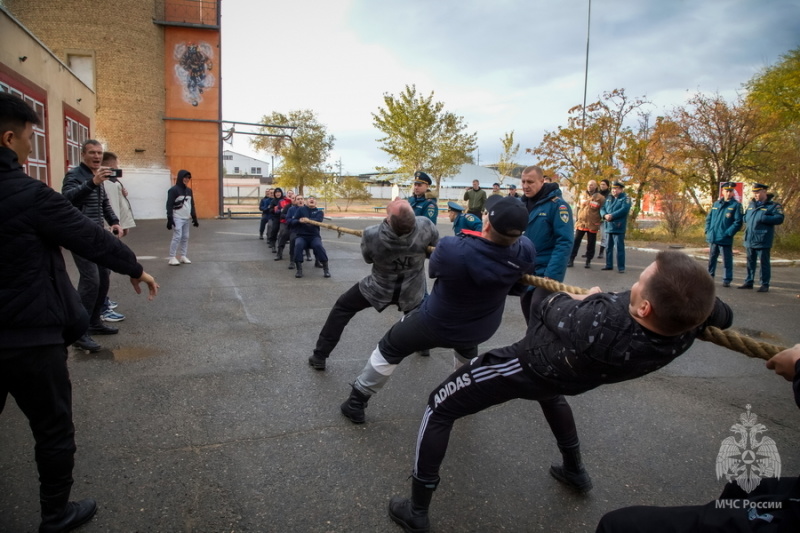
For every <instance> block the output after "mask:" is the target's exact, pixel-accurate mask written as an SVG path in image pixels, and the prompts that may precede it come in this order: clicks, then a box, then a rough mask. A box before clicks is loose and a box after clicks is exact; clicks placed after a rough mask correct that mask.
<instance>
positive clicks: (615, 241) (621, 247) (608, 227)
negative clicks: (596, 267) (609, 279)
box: [600, 181, 631, 274]
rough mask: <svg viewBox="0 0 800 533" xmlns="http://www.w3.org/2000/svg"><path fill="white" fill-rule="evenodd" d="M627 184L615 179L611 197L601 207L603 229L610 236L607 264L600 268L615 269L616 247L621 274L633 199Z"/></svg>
mask: <svg viewBox="0 0 800 533" xmlns="http://www.w3.org/2000/svg"><path fill="white" fill-rule="evenodd" d="M624 188H625V185H623V184H622V182H621V181H615V182H614V185H613V186H612V187H611V197H610V198H606V203H604V204H603V207H601V208H600V215H601V216H602V217H603V220H604V221H605V222H603V229H604V231H605V232H606V235H607V236H608V245H607V248H608V249H607V250H606V266H604V267H603V268H601V269H600V270H614V249H615V248H616V250H617V268H618V269H619V273H620V274H624V273H625V231H626V230H627V228H628V213H629V212H630V210H631V199H630V198H628V195H627V194H625V192H624V191H623V189H624Z"/></svg>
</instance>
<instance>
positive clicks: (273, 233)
mask: <svg viewBox="0 0 800 533" xmlns="http://www.w3.org/2000/svg"><path fill="white" fill-rule="evenodd" d="M280 229H281V221H280V219H277V218H275V217H273V218H272V224H271V225H270V226H269V233H268V234H267V244H268V245H270V246H275V242H276V241H277V240H278V231H279V230H280Z"/></svg>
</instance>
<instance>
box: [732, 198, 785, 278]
mask: <svg viewBox="0 0 800 533" xmlns="http://www.w3.org/2000/svg"><path fill="white" fill-rule="evenodd" d="M768 189H769V185H764V184H763V183H756V184H754V185H753V192H754V193H755V196H754V198H753V199H752V200H751V201H750V204H749V205H748V206H747V211H745V213H744V223H745V224H746V227H745V230H744V247H745V249H746V250H747V276H746V277H745V279H744V283H743V284H742V285H741V286H739V288H740V289H752V288H753V282H754V280H755V277H756V268H757V267H758V262H759V260H760V261H761V280H760V281H761V287H759V288H758V292H769V282H770V279H771V278H772V265H771V264H770V259H769V251H770V249H771V248H772V240H773V239H774V238H775V226H779V225H781V224H783V207H782V206H781V204H779V203H777V202H774V201H773V200H772V199H773V197H774V196H773V195H772V194H768V193H767V190H768Z"/></svg>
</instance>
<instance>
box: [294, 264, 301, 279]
mask: <svg viewBox="0 0 800 533" xmlns="http://www.w3.org/2000/svg"><path fill="white" fill-rule="evenodd" d="M295 266H296V267H297V272H295V273H294V277H296V278H302V277H303V263H301V262H300V261H297V262H296V263H295Z"/></svg>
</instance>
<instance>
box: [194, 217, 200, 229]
mask: <svg viewBox="0 0 800 533" xmlns="http://www.w3.org/2000/svg"><path fill="white" fill-rule="evenodd" d="M199 225H200V224H199V223H198V222H197V219H196V218H195V219H194V220H192V226H194V227H195V228H196V227H198V226H199Z"/></svg>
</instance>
